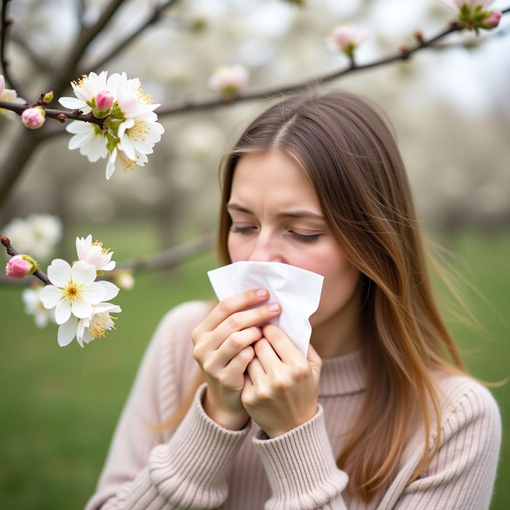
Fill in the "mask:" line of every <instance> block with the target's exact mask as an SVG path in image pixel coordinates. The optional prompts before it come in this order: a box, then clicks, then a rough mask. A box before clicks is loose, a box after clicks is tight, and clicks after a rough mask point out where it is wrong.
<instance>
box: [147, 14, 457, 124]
mask: <svg viewBox="0 0 510 510" xmlns="http://www.w3.org/2000/svg"><path fill="white" fill-rule="evenodd" d="M460 30H462V27H461V26H460V24H458V23H457V22H452V23H451V24H450V26H449V27H448V28H447V29H446V30H443V31H442V32H440V33H439V34H438V35H436V36H434V37H432V38H431V39H429V40H425V39H423V38H421V37H420V38H417V41H416V43H415V44H414V46H408V47H404V48H400V49H399V50H398V51H397V52H396V53H394V54H392V55H389V56H387V57H383V58H380V59H377V60H374V61H373V62H369V63H367V64H362V65H359V64H356V62H353V61H351V64H350V65H349V66H348V67H344V68H343V69H341V70H339V71H335V72H333V73H329V74H326V75H323V76H317V77H314V78H312V79H310V80H307V81H304V82H300V83H296V84H292V85H288V86H284V87H276V88H273V89H264V90H260V91H254V92H251V93H247V94H239V95H238V96H237V97H236V98H235V99H233V100H232V101H225V100H224V99H221V98H220V99H218V98H216V97H215V98H210V99H204V100H200V101H193V100H185V101H180V102H178V103H175V104H174V105H167V106H163V107H162V108H158V110H157V113H158V116H160V117H162V116H165V115H170V114H174V113H181V112H186V111H190V110H193V111H197V110H208V109H211V108H215V107H217V106H221V105H225V104H231V103H235V102H241V101H251V100H254V99H266V98H270V97H274V96H278V95H280V94H285V93H289V92H296V91H299V90H303V89H305V88H307V87H309V86H310V85H311V84H315V85H320V84H322V83H326V82H328V81H332V80H335V79H337V78H340V77H342V76H345V75H347V74H350V73H354V72H358V71H365V70H367V69H372V68H374V67H380V66H384V65H387V64H390V63H393V62H397V61H399V60H407V59H408V58H409V57H410V56H411V55H413V54H414V53H416V52H418V51H420V50H424V49H427V48H433V49H440V48H441V46H439V45H437V44H436V43H437V42H438V41H440V40H442V39H444V38H445V37H446V36H447V35H449V34H451V33H454V32H458V31H460Z"/></svg>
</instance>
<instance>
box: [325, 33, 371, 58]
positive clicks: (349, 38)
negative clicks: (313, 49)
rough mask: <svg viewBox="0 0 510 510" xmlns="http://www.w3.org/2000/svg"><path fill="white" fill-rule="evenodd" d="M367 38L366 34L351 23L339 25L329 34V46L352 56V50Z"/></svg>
mask: <svg viewBox="0 0 510 510" xmlns="http://www.w3.org/2000/svg"><path fill="white" fill-rule="evenodd" d="M366 38H367V34H366V33H365V32H364V31H362V30H360V29H359V28H357V27H354V26H351V25H339V26H337V27H335V28H334V29H333V30H332V31H331V34H330V39H329V46H330V47H331V48H334V49H337V50H340V51H342V52H343V53H345V54H346V55H347V56H348V57H349V58H351V59H352V58H354V50H355V49H356V48H357V47H358V46H359V45H360V44H361V43H362V42H363V41H364V40H365V39H366Z"/></svg>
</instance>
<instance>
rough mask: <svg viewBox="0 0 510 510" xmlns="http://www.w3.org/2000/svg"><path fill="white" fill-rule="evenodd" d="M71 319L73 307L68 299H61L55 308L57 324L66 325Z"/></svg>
mask: <svg viewBox="0 0 510 510" xmlns="http://www.w3.org/2000/svg"><path fill="white" fill-rule="evenodd" d="M69 317H71V305H70V304H69V301H67V300H66V299H61V300H60V301H59V302H58V303H57V307H56V308H55V321H56V323H57V324H64V322H67V321H68V320H69Z"/></svg>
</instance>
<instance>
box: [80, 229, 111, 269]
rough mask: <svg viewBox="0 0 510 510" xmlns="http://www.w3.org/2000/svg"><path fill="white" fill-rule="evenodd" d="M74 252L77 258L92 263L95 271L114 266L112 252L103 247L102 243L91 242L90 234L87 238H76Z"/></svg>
mask: <svg viewBox="0 0 510 510" xmlns="http://www.w3.org/2000/svg"><path fill="white" fill-rule="evenodd" d="M76 252H77V254H78V260H84V261H85V262H88V263H89V264H92V265H93V266H94V267H95V268H96V270H97V271H111V270H112V269H113V268H114V267H115V261H113V260H112V255H113V252H110V250H107V249H104V248H103V245H102V243H100V242H98V241H96V242H94V243H93V242H92V235H90V234H89V235H88V236H87V238H83V237H77V238H76Z"/></svg>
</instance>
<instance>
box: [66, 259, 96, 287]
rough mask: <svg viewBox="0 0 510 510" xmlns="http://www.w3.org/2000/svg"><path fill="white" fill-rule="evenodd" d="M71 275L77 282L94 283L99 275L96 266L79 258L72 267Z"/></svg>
mask: <svg viewBox="0 0 510 510" xmlns="http://www.w3.org/2000/svg"><path fill="white" fill-rule="evenodd" d="M71 276H72V278H73V281H74V282H75V283H82V284H88V283H92V282H93V281H94V280H95V279H96V276H97V272H96V267H95V266H93V265H91V264H89V263H88V262H86V261H85V260H78V262H75V263H74V265H73V267H72V268H71Z"/></svg>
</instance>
